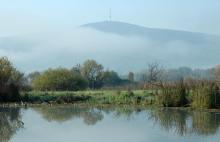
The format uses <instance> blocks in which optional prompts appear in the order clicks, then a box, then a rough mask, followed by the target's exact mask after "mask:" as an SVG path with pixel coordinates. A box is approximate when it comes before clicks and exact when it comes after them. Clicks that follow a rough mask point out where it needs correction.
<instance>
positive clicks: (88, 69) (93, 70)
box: [81, 60, 103, 89]
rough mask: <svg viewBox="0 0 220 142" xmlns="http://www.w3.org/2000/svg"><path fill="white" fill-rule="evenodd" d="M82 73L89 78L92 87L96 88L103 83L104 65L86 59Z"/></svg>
mask: <svg viewBox="0 0 220 142" xmlns="http://www.w3.org/2000/svg"><path fill="white" fill-rule="evenodd" d="M81 74H82V75H83V76H84V77H85V78H86V79H87V80H88V82H89V87H90V88H92V89H96V88H100V87H101V86H102V85H103V66H102V65H101V64H98V63H97V62H96V61H95V60H87V61H85V62H84V64H83V66H82V67H81Z"/></svg>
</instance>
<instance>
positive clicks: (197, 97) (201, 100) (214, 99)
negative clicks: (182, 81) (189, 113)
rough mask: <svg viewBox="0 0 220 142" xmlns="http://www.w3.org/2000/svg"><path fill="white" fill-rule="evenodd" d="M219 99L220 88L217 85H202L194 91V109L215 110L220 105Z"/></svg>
mask: <svg viewBox="0 0 220 142" xmlns="http://www.w3.org/2000/svg"><path fill="white" fill-rule="evenodd" d="M219 97H220V96H219V88H218V86H217V85H216V84H215V83H208V82H203V83H200V84H198V85H197V87H196V88H194V89H193V90H192V107H194V108H215V107H217V104H219V103H220V102H219Z"/></svg>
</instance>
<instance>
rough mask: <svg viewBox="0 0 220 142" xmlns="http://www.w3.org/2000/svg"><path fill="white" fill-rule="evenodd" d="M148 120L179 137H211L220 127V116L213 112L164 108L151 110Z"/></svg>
mask: <svg viewBox="0 0 220 142" xmlns="http://www.w3.org/2000/svg"><path fill="white" fill-rule="evenodd" d="M149 118H150V119H151V120H153V121H154V122H155V123H156V124H159V125H160V126H161V127H162V128H163V129H165V130H166V131H174V132H175V133H176V134H178V135H181V136H183V135H187V134H196V135H212V134H215V133H216V132H217V131H218V129H219V126H220V115H218V113H215V112H204V111H187V110H180V109H167V108H164V109H156V110H151V111H150V115H149Z"/></svg>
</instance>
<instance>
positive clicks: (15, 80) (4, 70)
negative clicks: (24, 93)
mask: <svg viewBox="0 0 220 142" xmlns="http://www.w3.org/2000/svg"><path fill="white" fill-rule="evenodd" d="M23 85H24V75H23V74H22V73H20V72H19V71H17V70H16V69H15V68H14V67H13V65H12V63H11V62H10V61H9V60H8V58H6V57H2V58H0V101H3V102H8V101H18V100H19V98H20V95H19V89H20V88H21V87H22V86H23Z"/></svg>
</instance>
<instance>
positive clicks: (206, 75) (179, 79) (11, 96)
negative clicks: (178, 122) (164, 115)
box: [0, 57, 220, 109]
mask: <svg viewBox="0 0 220 142" xmlns="http://www.w3.org/2000/svg"><path fill="white" fill-rule="evenodd" d="M219 80H220V67H219V66H217V67H214V68H212V69H207V70H205V69H203V70H202V69H200V70H192V69H190V68H186V67H184V68H179V69H164V68H162V67H161V66H160V65H159V64H157V63H152V64H149V65H148V67H147V69H146V70H145V71H142V72H139V73H134V72H129V73H128V75H127V76H120V75H119V74H118V73H117V72H115V71H111V70H105V69H104V67H103V66H102V65H101V64H99V63H97V62H96V61H95V60H87V61H85V62H84V63H83V64H82V65H76V66H74V67H73V68H71V69H67V68H61V67H59V68H55V69H48V70H46V71H42V72H38V71H36V72H32V73H29V74H24V73H21V72H20V71H18V70H17V69H16V68H15V67H14V66H13V65H12V63H11V62H10V61H9V60H8V58H7V57H2V58H0V102H1V103H2V104H6V103H17V104H25V105H26V104H49V105H52V104H78V103H79V104H88V105H135V106H136V105H137V106H149V105H151V106H160V107H191V108H197V109H198V108H199V109H211V108H218V107H219V104H220V91H219Z"/></svg>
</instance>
